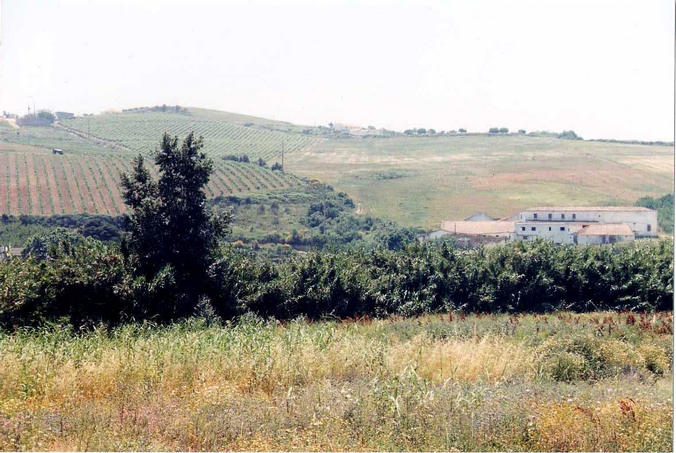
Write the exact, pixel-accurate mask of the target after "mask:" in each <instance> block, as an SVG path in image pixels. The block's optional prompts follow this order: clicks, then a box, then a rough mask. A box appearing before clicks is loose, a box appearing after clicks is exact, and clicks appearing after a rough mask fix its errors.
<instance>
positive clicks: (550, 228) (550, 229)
mask: <svg viewBox="0 0 676 453" xmlns="http://www.w3.org/2000/svg"><path fill="white" fill-rule="evenodd" d="M549 215H551V214H549ZM549 231H552V227H549Z"/></svg>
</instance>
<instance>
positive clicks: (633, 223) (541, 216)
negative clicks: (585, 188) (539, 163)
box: [517, 210, 657, 237]
mask: <svg viewBox="0 0 676 453" xmlns="http://www.w3.org/2000/svg"><path fill="white" fill-rule="evenodd" d="M535 214H537V218H535ZM550 214H551V217H552V218H551V221H552V222H594V223H626V224H627V225H628V226H629V228H631V229H632V231H634V233H636V235H637V236H653V237H655V236H657V212H656V211H652V210H646V211H636V210H627V211H580V212H573V211H522V212H521V213H520V214H519V219H521V220H522V221H528V220H537V221H538V222H543V223H544V222H547V221H550V219H549V215H550ZM562 215H563V216H564V217H565V218H563V219H562V218H561V216H562ZM573 215H575V218H573ZM648 225H650V231H648ZM517 233H518V231H517Z"/></svg>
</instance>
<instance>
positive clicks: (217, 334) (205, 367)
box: [0, 312, 673, 451]
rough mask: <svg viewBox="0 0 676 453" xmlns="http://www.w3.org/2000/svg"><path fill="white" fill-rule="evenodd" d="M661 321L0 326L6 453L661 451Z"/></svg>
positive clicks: (584, 318)
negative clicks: (82, 328)
mask: <svg viewBox="0 0 676 453" xmlns="http://www.w3.org/2000/svg"><path fill="white" fill-rule="evenodd" d="M630 317H634V321H635V322H630V321H629V319H631V318H630ZM672 322H673V315H672V313H655V314H646V315H635V314H634V315H632V314H626V313H610V312H605V313H589V314H582V315H578V314H570V313H557V314H554V315H548V316H543V315H518V316H509V315H484V316H476V315H470V316H466V315H460V314H453V315H448V314H447V315H443V316H439V315H430V316H425V317H419V318H401V317H391V318H386V319H381V320H378V319H370V318H357V319H352V320H349V321H347V320H346V321H337V322H334V321H325V322H316V323H314V322H313V323H308V322H306V320H305V319H304V318H299V319H297V320H294V321H290V322H287V323H279V322H276V321H270V322H268V321H265V320H262V319H260V318H256V317H255V316H250V315H249V316H247V317H245V318H243V319H241V320H240V321H238V322H234V323H231V324H229V325H222V326H221V325H215V324H213V323H211V324H209V323H206V322H203V321H200V320H190V321H186V322H183V323H179V324H174V325H171V326H164V327H158V326H154V325H152V324H130V325H125V326H121V327H118V328H113V329H105V328H100V329H94V330H90V331H86V332H79V331H77V330H74V329H72V328H61V327H59V326H54V327H51V328H43V329H40V330H38V329H34V330H32V329H24V330H19V331H16V332H13V333H0V450H8V449H9V450H45V449H50V450H53V449H56V450H72V449H87V450H224V449H232V450H278V449H281V450H292V449H303V450H402V449H403V450H454V449H456V450H622V451H625V450H669V449H671V435H672V428H671V426H672V415H671V407H672V401H673V395H672V389H671V384H672V376H673V370H672V368H671V358H672V357H673V349H672V336H671V334H669V333H666V332H665V331H664V330H663V329H662V328H661V327H660V326H664V325H671V323H672ZM599 325H602V326H606V327H604V329H603V331H599V330H598V326H599ZM607 326H613V328H612V330H611V331H608V328H607ZM656 326H657V328H656Z"/></svg>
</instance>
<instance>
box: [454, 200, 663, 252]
mask: <svg viewBox="0 0 676 453" xmlns="http://www.w3.org/2000/svg"><path fill="white" fill-rule="evenodd" d="M484 216H485V214H483V213H479V214H475V215H473V216H471V217H468V218H467V219H465V220H463V221H451V220H445V221H443V222H441V229H442V230H443V231H447V232H449V233H450V234H458V235H460V234H462V235H473V236H482V237H489V236H493V237H502V238H506V239H514V240H519V241H530V240H535V239H546V240H548V241H552V242H554V243H556V244H607V243H613V242H625V241H633V240H635V239H637V238H652V237H657V212H656V211H654V210H652V209H648V208H643V207H635V206H626V207H623V206H592V207H587V206H542V207H536V208H528V209H525V210H524V211H521V212H520V213H519V214H518V215H516V216H513V217H505V218H503V219H500V220H484ZM475 218H476V219H481V220H470V219H475Z"/></svg>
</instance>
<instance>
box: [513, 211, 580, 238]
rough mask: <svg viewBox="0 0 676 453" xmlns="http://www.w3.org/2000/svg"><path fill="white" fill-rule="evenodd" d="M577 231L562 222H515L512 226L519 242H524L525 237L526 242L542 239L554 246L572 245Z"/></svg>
mask: <svg viewBox="0 0 676 453" xmlns="http://www.w3.org/2000/svg"><path fill="white" fill-rule="evenodd" d="M538 217H539V216H538ZM533 228H535V231H533ZM561 228H564V231H561ZM578 229H579V228H576V227H571V225H568V224H566V223H563V222H539V221H534V222H516V224H515V225H514V231H515V233H516V237H517V239H519V240H524V236H525V237H527V239H526V240H533V239H535V238H542V239H547V240H549V241H553V242H555V243H556V244H573V243H574V236H575V234H574V233H575V232H576V231H577V230H578ZM524 230H525V231H524Z"/></svg>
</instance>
